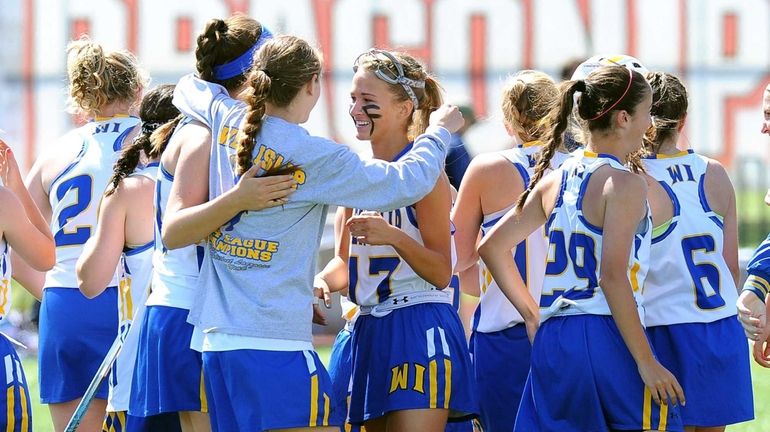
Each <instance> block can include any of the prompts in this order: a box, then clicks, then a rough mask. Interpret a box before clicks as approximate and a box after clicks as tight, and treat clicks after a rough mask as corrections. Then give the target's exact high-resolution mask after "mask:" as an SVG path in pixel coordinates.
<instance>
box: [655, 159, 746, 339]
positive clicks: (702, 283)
mask: <svg viewBox="0 0 770 432" xmlns="http://www.w3.org/2000/svg"><path fill="white" fill-rule="evenodd" d="M644 167H645V170H646V171H647V173H648V174H649V175H650V176H652V177H653V178H654V179H655V180H657V181H658V182H659V184H660V185H661V186H662V187H663V189H665V190H666V192H667V193H668V195H669V198H670V199H671V201H672V203H673V207H674V215H673V218H672V219H671V220H670V221H668V222H667V223H665V224H663V225H661V226H660V227H657V228H656V229H655V233H654V235H653V238H652V250H651V253H652V256H654V257H655V259H654V260H652V261H651V262H650V273H649V274H648V275H647V280H646V281H645V284H644V311H645V324H646V325H647V326H658V325H671V324H680V323H696V322H697V323H707V322H713V321H716V320H720V319H723V318H727V317H730V316H734V315H735V314H736V313H737V310H736V306H735V302H736V301H737V299H738V293H737V291H736V288H735V282H734V281H733V276H732V273H730V269H729V268H728V267H727V263H726V262H725V259H724V256H723V255H722V251H723V250H724V233H723V231H722V229H723V228H722V217H721V216H719V215H717V214H716V213H714V212H713V211H712V210H711V207H709V203H708V201H707V200H706V193H705V189H704V188H705V185H704V179H705V175H706V169H707V167H708V162H707V160H706V159H705V158H703V157H701V156H700V155H697V154H695V153H693V152H692V150H690V151H684V152H680V153H678V154H675V155H658V156H654V157H652V158H650V159H645V160H644Z"/></svg>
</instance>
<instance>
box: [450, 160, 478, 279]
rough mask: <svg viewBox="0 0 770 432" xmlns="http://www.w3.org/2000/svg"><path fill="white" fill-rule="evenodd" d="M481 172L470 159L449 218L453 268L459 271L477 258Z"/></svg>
mask: <svg viewBox="0 0 770 432" xmlns="http://www.w3.org/2000/svg"><path fill="white" fill-rule="evenodd" d="M482 172H483V171H482V170H481V166H480V164H479V163H478V162H476V161H475V160H473V161H471V164H470V166H469V167H468V170H467V171H466V172H465V175H464V176H463V181H462V183H461V184H460V190H459V191H458V193H457V202H455V205H454V206H453V207H452V216H451V218H452V223H454V225H455V235H454V240H455V247H456V248H457V264H456V265H455V270H457V271H459V272H462V271H463V270H465V269H467V268H468V267H470V266H471V265H473V264H475V263H476V262H477V261H478V260H479V256H478V253H477V252H476V246H477V242H478V240H479V231H480V230H479V228H480V227H481V222H482V220H483V218H484V214H483V211H482V208H481V192H482V190H483V184H482V183H483V182H482V181H481V180H482V179H481V178H480V177H481V175H482ZM461 286H462V285H461Z"/></svg>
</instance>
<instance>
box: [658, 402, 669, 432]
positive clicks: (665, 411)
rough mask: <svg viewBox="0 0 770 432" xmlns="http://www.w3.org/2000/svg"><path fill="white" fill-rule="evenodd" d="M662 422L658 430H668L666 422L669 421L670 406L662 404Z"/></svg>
mask: <svg viewBox="0 0 770 432" xmlns="http://www.w3.org/2000/svg"><path fill="white" fill-rule="evenodd" d="M659 414H660V422H659V423H658V430H659V431H665V430H666V426H667V425H666V422H667V421H668V404H660V413H659Z"/></svg>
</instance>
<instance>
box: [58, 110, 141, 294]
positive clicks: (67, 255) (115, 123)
mask: <svg viewBox="0 0 770 432" xmlns="http://www.w3.org/2000/svg"><path fill="white" fill-rule="evenodd" d="M138 124H139V119H137V118H135V117H111V118H108V119H105V120H97V121H93V122H90V123H88V124H86V125H84V126H82V127H80V128H78V129H75V130H74V131H71V132H70V133H68V134H67V135H65V136H64V137H63V138H62V140H61V141H62V142H61V145H63V146H72V147H79V148H80V152H79V153H78V155H77V156H76V157H75V159H74V160H73V161H72V162H71V163H70V164H69V165H68V166H67V168H65V169H64V170H63V171H62V172H61V173H60V174H59V175H58V176H57V177H56V179H54V181H53V182H51V189H50V190H49V191H48V200H49V201H50V203H51V209H52V216H51V232H52V233H53V235H54V242H55V243H56V264H55V265H54V267H53V268H52V269H51V270H50V271H49V272H48V273H46V276H45V285H44V286H45V287H57V288H73V289H77V287H78V281H77V276H76V274H75V264H76V263H77V260H78V258H79V257H80V255H81V254H82V252H83V245H84V244H85V242H86V241H87V240H88V239H89V238H91V234H92V232H93V228H94V227H95V226H96V220H97V219H96V213H97V209H98V208H99V201H100V200H101V198H102V196H103V194H104V191H105V189H106V188H107V184H108V182H109V179H110V177H112V169H113V165H114V164H115V162H116V161H117V159H118V157H119V156H120V150H121V147H122V146H123V141H124V139H125V138H126V136H127V135H128V134H129V133H130V132H131V130H132V129H133V128H134V126H136V125H138ZM116 284H117V278H115V277H113V279H112V280H111V281H110V284H109V285H108V286H115V285H116Z"/></svg>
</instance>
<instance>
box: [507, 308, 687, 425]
mask: <svg viewBox="0 0 770 432" xmlns="http://www.w3.org/2000/svg"><path fill="white" fill-rule="evenodd" d="M686 396H687V395H685V397H686ZM610 430H637V431H638V430H656V431H657V430H660V431H682V430H683V427H682V418H681V415H680V413H679V407H677V406H673V405H670V404H669V405H663V406H659V405H657V404H656V403H655V402H654V401H653V400H652V396H651V394H650V392H649V390H647V389H646V387H645V385H644V383H643V382H642V378H641V377H640V376H639V371H638V369H637V367H636V362H635V361H634V359H633V357H631V353H630V352H629V351H628V348H627V347H626V345H625V343H624V342H623V339H622V337H621V336H620V331H619V330H618V328H617V326H616V325H615V320H613V319H612V317H611V316H603V315H573V316H567V317H553V318H549V319H548V320H546V321H545V322H544V323H543V324H542V325H541V326H540V329H539V330H538V332H537V335H536V336H535V342H534V344H533V345H532V366H531V368H530V374H529V378H527V383H526V385H525V387H524V394H523V395H522V399H521V405H520V406H519V413H518V415H517V417H516V426H515V429H514V431H516V432H536V431H554V432H570V431H575V432H578V431H596V432H600V431H601V432H603V431H610Z"/></svg>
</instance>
